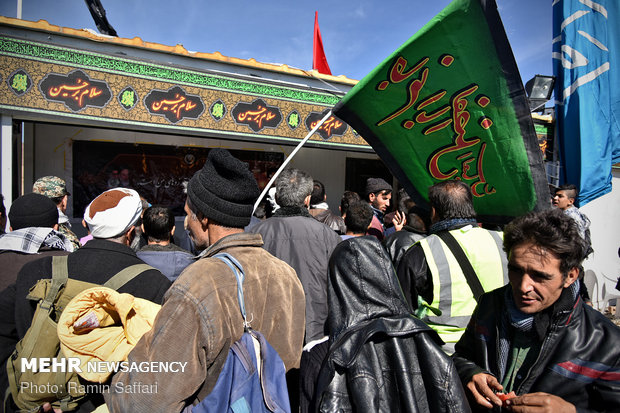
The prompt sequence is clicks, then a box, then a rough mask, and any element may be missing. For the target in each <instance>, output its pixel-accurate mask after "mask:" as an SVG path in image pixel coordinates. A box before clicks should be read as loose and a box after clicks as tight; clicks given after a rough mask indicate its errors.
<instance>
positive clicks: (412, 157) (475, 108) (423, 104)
mask: <svg viewBox="0 0 620 413" xmlns="http://www.w3.org/2000/svg"><path fill="white" fill-rule="evenodd" d="M334 114H335V115H336V116H338V117H339V118H341V119H342V120H344V121H345V122H347V123H348V124H349V125H350V126H351V127H353V128H354V129H355V130H357V132H359V133H360V134H361V136H363V137H364V139H366V141H368V143H369V144H370V145H371V146H372V147H373V148H374V150H375V152H376V153H377V154H378V155H379V156H380V157H381V159H382V160H383V161H384V162H385V164H386V165H387V166H388V168H390V170H391V172H392V173H393V174H394V176H395V177H396V178H397V179H398V180H399V181H400V182H401V184H402V185H403V186H404V187H405V189H406V190H407V192H409V194H410V195H411V196H412V197H413V198H414V199H415V200H416V201H418V202H422V203H425V201H427V200H428V194H427V192H428V187H429V186H431V185H433V184H434V183H437V182H440V181H443V180H447V179H460V180H462V181H463V182H465V183H467V184H468V185H469V186H470V188H471V191H472V194H473V198H474V207H475V208H476V211H477V212H478V214H479V216H480V217H481V218H482V219H486V220H490V221H506V220H507V219H509V218H510V217H514V216H518V215H522V214H524V213H526V212H528V211H531V210H535V209H542V208H546V207H548V205H549V190H548V186H547V180H546V174H545V170H544V166H543V160H542V153H541V151H540V149H539V147H538V141H537V138H536V133H535V130H534V125H533V123H532V119H531V116H530V111H529V106H528V104H527V98H526V96H525V91H524V89H523V83H522V82H521V77H520V75H519V72H518V70H517V66H516V63H515V60H514V57H513V55H512V50H511V49H510V45H509V44H508V39H507V38H506V34H505V32H504V28H503V26H502V23H501V20H500V18H499V15H498V13H497V6H496V5H495V2H494V1H486V0H455V1H453V2H452V3H451V4H450V5H448V7H446V8H445V9H444V10H443V11H442V12H441V13H439V14H438V15H437V16H436V17H435V18H433V19H432V20H431V21H430V22H429V23H427V24H426V25H425V26H424V27H423V28H422V29H421V30H420V31H419V32H418V33H416V34H415V35H414V36H413V37H411V38H410V39H409V40H408V41H407V42H406V43H405V44H404V45H403V46H401V47H400V48H399V49H398V50H396V51H395V52H394V54H392V55H391V56H390V57H388V58H387V59H386V60H385V61H384V62H383V63H382V64H381V65H379V66H378V67H376V68H375V69H374V70H373V71H372V72H371V73H370V74H368V75H367V76H366V77H365V78H364V79H362V80H361V81H360V82H359V83H358V84H357V85H356V86H355V87H354V88H353V89H351V90H350V91H349V93H347V95H346V96H345V97H344V98H343V99H342V101H341V102H339V103H338V105H336V107H335V108H334Z"/></svg>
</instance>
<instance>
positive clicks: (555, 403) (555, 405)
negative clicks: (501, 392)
mask: <svg viewBox="0 0 620 413" xmlns="http://www.w3.org/2000/svg"><path fill="white" fill-rule="evenodd" d="M506 405H507V406H508V410H510V411H511V412H517V413H526V412H528V413H529V412H537V413H538V412H541V413H542V412H562V413H576V412H577V409H576V408H575V406H574V405H573V404H571V403H569V402H567V401H566V400H564V399H562V398H561V397H558V396H554V395H553V394H549V393H542V392H539V393H528V394H524V395H522V396H518V397H515V398H514V399H510V400H506Z"/></svg>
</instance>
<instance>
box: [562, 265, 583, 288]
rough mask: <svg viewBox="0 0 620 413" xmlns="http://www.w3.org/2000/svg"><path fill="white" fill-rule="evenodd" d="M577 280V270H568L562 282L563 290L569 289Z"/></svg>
mask: <svg viewBox="0 0 620 413" xmlns="http://www.w3.org/2000/svg"><path fill="white" fill-rule="evenodd" d="M577 278H579V268H577V267H573V268H571V269H570V270H568V274H567V275H566V279H565V280H564V288H566V287H569V286H570V285H571V284H573V283H574V282H575V281H576V280H577Z"/></svg>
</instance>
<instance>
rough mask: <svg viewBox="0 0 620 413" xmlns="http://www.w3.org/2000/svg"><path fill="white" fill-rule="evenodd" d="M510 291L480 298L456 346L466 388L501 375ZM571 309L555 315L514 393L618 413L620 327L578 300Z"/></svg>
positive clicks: (457, 365) (587, 410) (578, 407)
mask: <svg viewBox="0 0 620 413" xmlns="http://www.w3.org/2000/svg"><path fill="white" fill-rule="evenodd" d="M507 288H510V285H508V286H505V287H502V288H498V289H497V290H494V291H492V292H489V293H487V294H484V295H483V296H482V297H481V298H480V302H479V304H478V307H477V308H476V311H475V312H474V314H473V316H472V318H471V321H470V323H469V325H468V327H467V330H466V331H465V333H464V334H463V337H461V340H460V341H459V342H458V343H457V344H456V353H455V354H454V356H453V359H454V364H455V365H456V368H457V370H458V372H459V376H460V377H461V380H462V381H463V384H466V383H467V382H469V380H470V379H471V377H472V376H473V375H474V374H476V373H480V372H486V373H490V374H493V375H494V376H496V377H498V376H499V368H498V336H499V333H498V332H499V323H500V317H502V316H503V314H504V312H505V308H506V307H505V294H506V289H507ZM568 308H569V309H568V310H563V311H556V312H554V315H553V317H552V318H551V323H550V327H549V329H548V330H547V333H546V335H545V338H544V340H543V344H542V347H541V350H540V354H539V356H538V359H537V360H536V362H535V363H534V366H533V367H532V369H531V370H530V371H529V374H528V375H527V377H526V378H524V379H523V381H522V383H521V385H520V386H519V387H518V388H517V389H516V391H515V392H516V393H517V395H522V394H526V393H535V392H545V393H550V394H553V395H556V396H559V397H561V398H563V399H564V400H566V401H567V402H570V403H572V404H574V405H575V406H576V407H577V411H578V412H590V411H595V412H619V411H620V347H619V344H620V328H618V327H617V326H615V325H613V323H612V322H611V321H609V320H608V319H607V318H606V317H605V316H603V315H602V314H601V313H599V312H598V311H596V310H594V309H592V308H591V307H590V306H588V305H585V304H583V301H582V300H581V298H579V297H578V298H577V300H576V302H575V304H574V306H572V308H571V307H570V306H568ZM498 380H501V378H499V377H498Z"/></svg>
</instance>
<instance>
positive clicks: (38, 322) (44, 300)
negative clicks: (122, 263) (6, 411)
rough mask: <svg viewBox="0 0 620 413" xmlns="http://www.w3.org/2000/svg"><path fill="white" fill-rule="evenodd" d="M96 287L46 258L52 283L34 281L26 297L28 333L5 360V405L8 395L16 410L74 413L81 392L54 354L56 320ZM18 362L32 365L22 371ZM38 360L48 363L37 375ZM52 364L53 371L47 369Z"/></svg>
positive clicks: (136, 270)
mask: <svg viewBox="0 0 620 413" xmlns="http://www.w3.org/2000/svg"><path fill="white" fill-rule="evenodd" d="M150 269H153V267H151V266H149V265H146V264H136V265H132V266H130V267H127V268H125V269H123V270H121V271H119V272H118V273H117V274H116V275H114V276H113V277H112V278H110V279H109V280H108V281H107V282H106V283H105V284H104V286H105V287H109V288H112V289H114V290H118V289H119V288H121V287H122V286H123V285H125V284H126V283H127V282H129V281H131V280H132V279H134V278H135V277H136V276H138V275H139V274H141V273H143V272H144V271H146V270H150ZM96 286H97V284H93V283H89V282H86V281H79V280H74V279H71V278H69V275H68V267H67V256H55V257H52V278H51V279H44V280H39V281H38V282H37V283H36V284H35V285H34V286H33V287H32V288H31V289H30V293H29V294H28V296H27V297H26V298H27V299H29V300H34V301H38V303H37V308H36V310H35V313H34V316H33V317H32V323H31V325H30V328H28V331H26V334H25V335H24V337H23V338H22V339H21V340H20V341H19V342H18V343H17V345H16V346H15V350H14V351H13V354H12V355H11V357H10V358H9V359H8V360H7V365H6V369H7V375H8V379H9V388H8V389H7V393H6V395H5V400H4V401H5V406H6V404H7V403H8V399H9V396H12V397H13V402H14V403H15V404H16V405H17V407H18V408H19V409H20V411H26V412H37V411H39V407H40V406H41V405H42V404H44V403H46V402H49V403H51V404H52V406H53V407H55V408H60V409H62V411H71V410H75V409H77V407H78V405H79V403H80V402H81V401H82V399H84V397H86V387H85V386H83V385H82V384H81V383H80V380H79V376H78V373H77V372H76V371H71V370H74V369H71V368H69V364H70V363H69V362H68V360H67V359H66V358H65V357H64V355H63V353H62V351H61V349H60V340H59V339H58V333H57V321H58V319H59V317H60V314H62V312H63V310H64V309H65V307H66V306H67V304H69V302H70V301H71V299H72V298H73V297H75V296H76V295H77V294H79V293H80V292H82V291H84V290H86V289H88V288H92V287H96ZM22 359H26V360H27V361H28V362H29V363H33V362H34V364H30V365H28V366H24V367H26V368H25V369H24V370H22ZM41 359H47V360H49V364H48V367H47V368H46V369H45V370H46V371H39V370H40V369H39V367H41V364H40V361H41ZM54 365H56V366H57V367H56V368H53V366H54ZM33 366H34V367H36V368H33ZM58 366H61V367H58ZM54 370H56V371H54Z"/></svg>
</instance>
